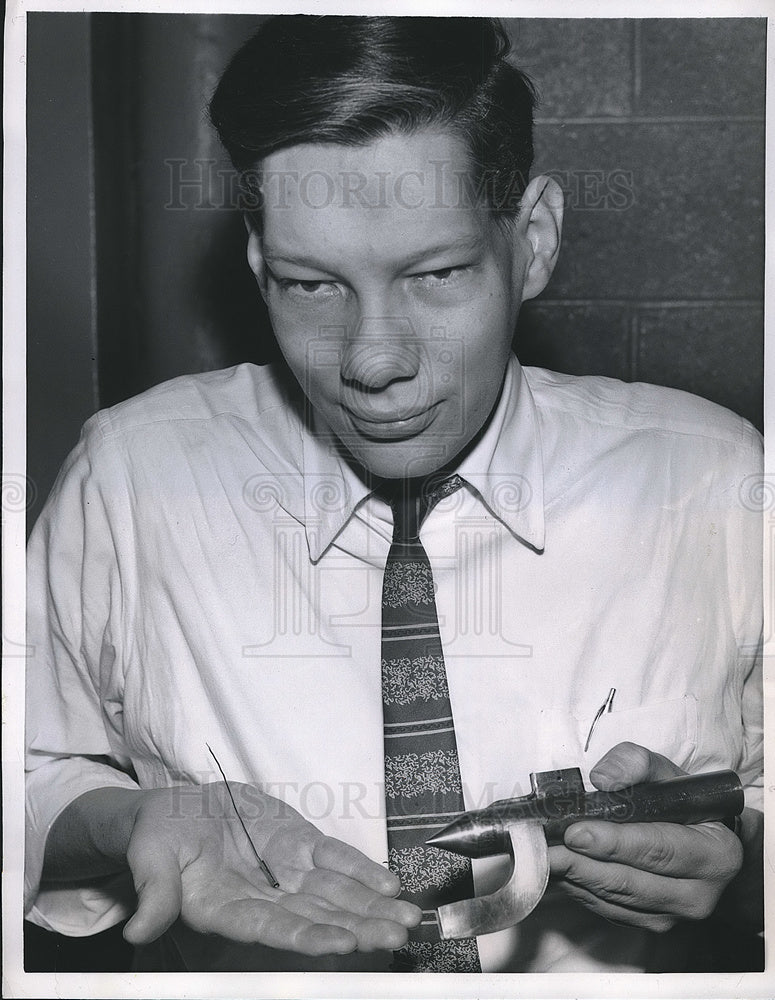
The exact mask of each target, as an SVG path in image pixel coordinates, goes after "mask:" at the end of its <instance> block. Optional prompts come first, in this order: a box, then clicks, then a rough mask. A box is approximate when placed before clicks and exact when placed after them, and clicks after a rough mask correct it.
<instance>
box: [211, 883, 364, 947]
mask: <svg viewBox="0 0 775 1000" xmlns="http://www.w3.org/2000/svg"><path fill="white" fill-rule="evenodd" d="M297 898H298V897H297V896H296V895H295V894H293V895H291V894H285V895H283V896H282V897H281V899H282V905H281V903H280V900H279V899H278V901H270V900H265V899H253V898H243V899H234V900H230V901H229V902H226V903H224V904H223V905H222V906H220V907H218V908H217V909H214V910H213V911H212V912H210V913H208V915H207V926H208V930H209V932H210V933H214V934H220V935H221V936H222V937H225V938H230V939H231V940H232V941H240V942H243V943H253V942H255V941H260V942H261V944H263V945H266V946H267V947H269V948H283V949H286V950H289V951H297V952H301V953H302V954H304V955H329V954H332V955H347V954H349V953H350V952H353V951H355V950H356V948H357V947H358V938H357V937H356V935H355V934H354V933H352V931H350V930H348V929H347V928H346V927H344V926H337V924H336V920H335V918H334V917H332V916H331V915H330V914H329V913H328V912H326V911H325V910H324V908H321V907H317V908H312V907H307V912H306V913H304V912H294V911H293V910H292V909H290V908H288V907H287V906H286V905H284V904H285V902H286V901H288V900H293V899H297ZM298 909H299V910H302V909H303V907H299V908H298ZM308 914H309V915H308Z"/></svg>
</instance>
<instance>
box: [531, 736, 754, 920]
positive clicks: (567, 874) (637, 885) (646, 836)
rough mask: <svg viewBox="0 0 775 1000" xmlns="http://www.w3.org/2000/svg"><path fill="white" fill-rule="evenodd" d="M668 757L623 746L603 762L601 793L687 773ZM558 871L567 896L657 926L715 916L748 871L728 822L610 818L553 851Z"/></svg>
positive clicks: (578, 826) (576, 828)
mask: <svg viewBox="0 0 775 1000" xmlns="http://www.w3.org/2000/svg"><path fill="white" fill-rule="evenodd" d="M685 773H686V772H685V771H682V770H681V768H679V767H678V766H677V765H675V764H673V762H672V761H670V760H668V759H667V758H666V757H663V756H662V755H661V754H657V753H652V752H651V751H650V750H646V749H645V748H644V747H641V746H638V745H637V744H635V743H619V744H618V745H617V746H615V747H614V748H613V749H612V750H609V751H608V753H607V754H606V755H605V756H604V757H603V758H602V759H601V760H600V761H599V762H598V763H597V764H596V765H595V767H594V768H593V769H592V771H591V773H590V779H591V781H592V783H593V784H594V785H595V787H596V788H598V789H600V790H601V791H615V790H616V789H619V788H624V787H626V786H627V785H636V784H640V783H641V782H644V781H662V780H664V779H666V778H674V777H676V776H677V775H680V774H685ZM549 855H550V862H551V871H552V875H553V876H554V877H555V878H559V879H561V880H562V884H563V886H564V888H565V889H566V891H567V893H568V894H569V895H570V896H572V897H573V898H575V899H577V900H579V901H580V902H581V903H583V904H584V905H585V906H587V907H589V909H591V910H593V911H594V912H595V913H597V914H599V915H600V916H601V917H605V918H606V919H608V920H611V921H613V922H614V923H619V924H631V925H633V926H636V927H645V928H647V929H649V930H652V931H666V930H669V929H670V928H671V927H672V926H673V925H674V924H675V923H676V921H677V920H680V919H684V920H702V919H704V918H705V917H708V916H710V914H711V913H712V912H713V910H714V909H715V907H716V904H717V902H718V900H719V897H720V896H721V894H722V892H723V891H724V889H725V888H726V886H727V885H728V883H729V882H730V881H731V880H732V879H733V878H734V877H735V875H737V873H738V872H739V871H740V868H741V866H742V862H743V849H742V845H741V844H740V841H739V840H738V838H737V837H736V836H735V834H734V833H732V831H731V830H729V829H728V828H727V827H726V826H724V825H723V824H722V823H702V824H699V825H697V826H681V825H679V824H675V823H659V822H657V823H609V822H605V821H602V820H585V821H583V822H580V823H575V824H574V825H573V826H571V827H569V828H568V829H567V830H566V832H565V845H564V846H560V847H552V848H551V849H550V851H549Z"/></svg>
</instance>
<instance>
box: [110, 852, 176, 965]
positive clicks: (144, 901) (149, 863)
mask: <svg viewBox="0 0 775 1000" xmlns="http://www.w3.org/2000/svg"><path fill="white" fill-rule="evenodd" d="M127 861H128V863H129V867H130V870H131V872H132V878H133V879H134V884H135V890H136V892H137V910H136V912H135V914H134V916H133V917H132V919H131V920H130V921H129V922H128V923H127V925H126V926H125V927H124V937H125V938H126V940H127V941H128V942H129V943H130V944H132V945H141V944H149V943H150V942H151V941H155V940H156V938H158V937H160V936H161V935H162V934H163V933H164V932H165V931H166V930H167V928H168V927H169V926H170V925H171V924H172V923H174V921H175V920H176V919H177V917H178V914H179V913H180V907H181V898H182V886H181V877H180V864H179V862H178V859H177V857H176V856H175V855H174V853H173V852H171V851H169V850H165V849H164V848H163V847H162V846H160V847H159V849H158V850H157V851H155V852H150V851H142V850H133V845H132V842H131V841H130V844H129V848H128V850H127Z"/></svg>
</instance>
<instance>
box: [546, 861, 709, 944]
mask: <svg viewBox="0 0 775 1000" xmlns="http://www.w3.org/2000/svg"><path fill="white" fill-rule="evenodd" d="M552 850H553V851H558V852H564V851H565V850H566V849H565V848H562V847H561V848H553V849H552ZM552 867H553V870H554V872H555V873H559V872H562V876H563V878H564V879H565V883H566V886H565V888H566V891H567V892H568V893H569V894H570V895H572V896H574V897H575V898H576V899H578V900H579V901H580V902H583V903H584V904H585V905H587V906H589V907H590V908H591V909H594V910H595V911H596V912H597V913H600V914H601V915H603V916H607V917H608V919H616V920H617V921H618V922H619V923H629V924H637V925H639V926H644V925H648V924H650V923H651V922H652V921H651V920H650V919H649V920H648V921H646V920H644V919H641V917H645V916H648V917H649V918H650V917H653V916H660V915H661V916H664V915H670V916H671V917H683V918H686V919H690V920H702V919H704V918H705V917H707V916H709V915H710V914H711V913H712V912H713V909H714V907H715V905H716V902H717V900H718V897H719V894H720V893H719V890H718V888H717V887H715V886H714V885H713V884H711V883H709V882H703V881H698V880H696V879H681V878H671V877H670V876H666V875H654V874H653V873H651V872H643V871H639V870H638V869H637V868H629V867H628V866H627V865H619V864H614V863H611V862H602V861H597V860H595V859H593V858H585V857H583V856H582V855H578V854H574V852H572V851H567V854H564V855H563V854H562V853H560V854H559V856H558V857H557V858H555V862H554V864H553V866H552ZM603 904H605V905H603ZM603 911H605V912H603ZM614 914H616V915H614Z"/></svg>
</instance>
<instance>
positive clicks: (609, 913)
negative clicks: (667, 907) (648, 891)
mask: <svg viewBox="0 0 775 1000" xmlns="http://www.w3.org/2000/svg"><path fill="white" fill-rule="evenodd" d="M564 888H565V892H566V894H567V895H568V896H570V897H571V899H575V900H576V901H577V902H579V903H581V904H582V906H585V907H586V908H587V909H588V910H591V911H592V912H593V913H596V914H597V915H598V916H599V917H603V918H604V919H605V920H609V921H610V922H611V923H614V924H625V925H627V926H629V927H644V928H645V929H646V930H649V931H655V932H656V933H658V934H664V933H665V931H669V930H670V928H671V927H674V926H675V924H676V921H677V918H676V917H674V916H672V915H670V914H667V913H644V912H643V911H642V910H632V909H628V908H627V907H624V906H620V905H618V904H616V903H609V902H608V901H607V900H604V899H600V898H599V897H598V896H596V895H595V894H594V893H593V892H591V891H590V890H589V889H586V888H584V887H583V886H578V885H574V884H573V883H572V882H567V883H565V886H564Z"/></svg>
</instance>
